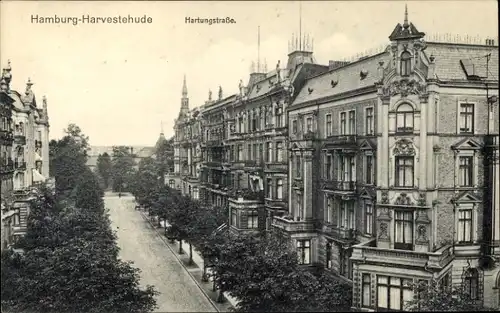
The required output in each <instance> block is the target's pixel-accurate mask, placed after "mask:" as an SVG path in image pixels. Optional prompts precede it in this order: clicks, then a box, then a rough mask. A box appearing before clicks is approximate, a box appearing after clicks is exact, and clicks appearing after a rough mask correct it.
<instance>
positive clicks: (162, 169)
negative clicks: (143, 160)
mask: <svg viewBox="0 0 500 313" xmlns="http://www.w3.org/2000/svg"><path fill="white" fill-rule="evenodd" d="M156 163H157V166H158V171H159V174H160V175H161V177H164V176H165V173H167V172H170V171H173V169H174V139H173V138H170V139H168V140H166V139H163V140H162V141H159V142H158V143H157V146H156Z"/></svg>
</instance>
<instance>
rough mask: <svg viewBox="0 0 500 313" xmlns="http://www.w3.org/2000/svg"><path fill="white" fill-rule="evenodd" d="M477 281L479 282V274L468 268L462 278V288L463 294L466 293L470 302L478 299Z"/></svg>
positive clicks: (475, 270)
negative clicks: (463, 289)
mask: <svg viewBox="0 0 500 313" xmlns="http://www.w3.org/2000/svg"><path fill="white" fill-rule="evenodd" d="M478 281H479V273H478V271H477V269H475V268H469V269H468V270H467V271H466V272H465V276H464V288H465V292H467V293H468V294H469V295H470V297H471V299H472V300H476V299H478V296H479V295H478V289H479V287H478Z"/></svg>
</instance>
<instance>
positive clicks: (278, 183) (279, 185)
mask: <svg viewBox="0 0 500 313" xmlns="http://www.w3.org/2000/svg"><path fill="white" fill-rule="evenodd" d="M276 199H278V200H282V199H283V179H281V178H279V179H277V180H276Z"/></svg>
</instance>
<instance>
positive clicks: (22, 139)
mask: <svg viewBox="0 0 500 313" xmlns="http://www.w3.org/2000/svg"><path fill="white" fill-rule="evenodd" d="M14 141H15V142H16V143H17V144H19V145H23V146H24V145H25V144H26V136H25V135H23V134H22V133H14Z"/></svg>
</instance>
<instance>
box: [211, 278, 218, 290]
mask: <svg viewBox="0 0 500 313" xmlns="http://www.w3.org/2000/svg"><path fill="white" fill-rule="evenodd" d="M213 282H214V283H213V285H212V291H213V292H215V291H217V288H216V287H217V286H216V285H215V277H213Z"/></svg>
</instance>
